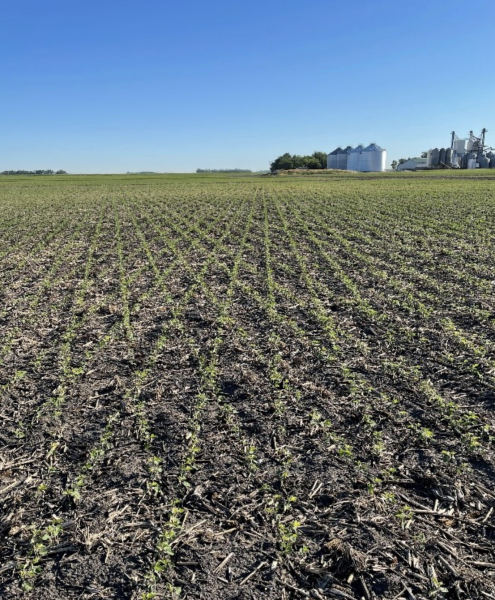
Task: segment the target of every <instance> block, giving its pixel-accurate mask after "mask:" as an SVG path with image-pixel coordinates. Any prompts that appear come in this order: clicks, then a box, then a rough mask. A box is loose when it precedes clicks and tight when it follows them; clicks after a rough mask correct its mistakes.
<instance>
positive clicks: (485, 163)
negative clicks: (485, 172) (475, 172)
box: [478, 152, 490, 169]
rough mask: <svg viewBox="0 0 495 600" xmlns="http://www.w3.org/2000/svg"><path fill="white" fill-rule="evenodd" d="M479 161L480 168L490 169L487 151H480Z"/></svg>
mask: <svg viewBox="0 0 495 600" xmlns="http://www.w3.org/2000/svg"><path fill="white" fill-rule="evenodd" d="M478 163H479V165H480V169H489V168H490V159H489V158H488V157H487V155H486V154H485V152H480V153H479V154H478Z"/></svg>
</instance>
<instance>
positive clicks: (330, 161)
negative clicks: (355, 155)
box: [327, 146, 342, 169]
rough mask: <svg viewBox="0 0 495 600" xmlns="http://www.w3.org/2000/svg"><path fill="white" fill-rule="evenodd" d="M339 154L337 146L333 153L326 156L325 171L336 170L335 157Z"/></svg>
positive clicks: (340, 150) (339, 148) (340, 149)
mask: <svg viewBox="0 0 495 600" xmlns="http://www.w3.org/2000/svg"><path fill="white" fill-rule="evenodd" d="M339 152H342V148H341V147H340V146H339V147H338V148H335V150H334V151H333V152H330V154H328V155H327V169H336V168H337V155H338V154H339Z"/></svg>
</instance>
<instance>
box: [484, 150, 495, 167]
mask: <svg viewBox="0 0 495 600" xmlns="http://www.w3.org/2000/svg"><path fill="white" fill-rule="evenodd" d="M486 157H487V158H489V159H490V169H495V152H488V154H487V155H486Z"/></svg>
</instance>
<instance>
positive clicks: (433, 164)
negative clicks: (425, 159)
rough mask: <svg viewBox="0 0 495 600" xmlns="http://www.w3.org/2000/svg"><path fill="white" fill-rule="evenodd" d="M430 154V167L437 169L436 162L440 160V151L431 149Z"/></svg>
mask: <svg viewBox="0 0 495 600" xmlns="http://www.w3.org/2000/svg"><path fill="white" fill-rule="evenodd" d="M430 152H431V165H430V166H431V167H438V161H439V158H440V150H439V149H438V148H433V149H432V150H430Z"/></svg>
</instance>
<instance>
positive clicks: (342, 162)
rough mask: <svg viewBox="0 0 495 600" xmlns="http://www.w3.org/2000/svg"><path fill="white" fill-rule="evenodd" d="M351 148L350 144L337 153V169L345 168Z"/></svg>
mask: <svg viewBox="0 0 495 600" xmlns="http://www.w3.org/2000/svg"><path fill="white" fill-rule="evenodd" d="M351 150H352V146H347V148H345V149H344V150H342V152H339V154H337V169H342V170H343V171H345V170H347V162H348V159H349V154H350V152H351Z"/></svg>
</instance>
